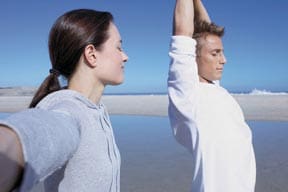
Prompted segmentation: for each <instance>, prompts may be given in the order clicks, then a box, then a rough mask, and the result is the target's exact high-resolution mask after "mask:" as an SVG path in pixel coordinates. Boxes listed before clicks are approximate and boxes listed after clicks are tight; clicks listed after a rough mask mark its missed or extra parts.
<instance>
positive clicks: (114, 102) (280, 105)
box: [0, 94, 288, 121]
mask: <svg viewBox="0 0 288 192" xmlns="http://www.w3.org/2000/svg"><path fill="white" fill-rule="evenodd" d="M232 96H233V97H234V98H235V99H236V101H237V102H238V103H239V105H240V106H241V108H242V110H243V113H244V116H245V119H246V120H267V121H288V95H245V94H232ZM31 99H32V96H0V112H3V113H13V112H17V111H20V110H23V109H25V108H27V107H28V105H29V103H30V101H31ZM102 102H103V103H104V104H105V105H106V107H107V109H108V112H109V114H111V115H150V116H167V115H168V97H167V95H152V94H151V95H104V96H102Z"/></svg>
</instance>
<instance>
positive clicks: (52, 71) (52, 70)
mask: <svg viewBox="0 0 288 192" xmlns="http://www.w3.org/2000/svg"><path fill="white" fill-rule="evenodd" d="M49 73H51V74H54V75H56V76H59V75H60V72H59V71H58V70H57V69H53V68H52V69H50V70H49Z"/></svg>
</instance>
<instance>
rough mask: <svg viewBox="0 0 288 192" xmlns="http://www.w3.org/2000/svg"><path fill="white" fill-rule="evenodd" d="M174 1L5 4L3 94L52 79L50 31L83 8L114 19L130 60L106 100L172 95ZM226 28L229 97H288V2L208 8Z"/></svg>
mask: <svg viewBox="0 0 288 192" xmlns="http://www.w3.org/2000/svg"><path fill="white" fill-rule="evenodd" d="M174 3H175V2H174V0H169V1H163V0H153V1H152V0H151V1H137V0H121V1H120V0H94V1H93V0H91V1H88V0H81V1H67V0H66V1H59V0H58V1H57V0H51V1H36V0H30V1H20V0H18V1H15V0H11V1H3V2H1V6H0V9H1V11H0V18H1V19H0V26H1V36H0V42H1V43H0V66H1V70H0V87H7V86H38V85H39V84H40V83H41V82H42V80H43V79H44V78H45V77H46V76H47V75H48V71H49V68H50V61H49V56H48V49H47V41H48V33H49V30H50V27H51V26H52V24H53V23H54V21H55V20H56V18H57V17H58V16H60V15H62V14H63V13H64V12H66V11H69V10H71V9H77V8H91V9H97V10H105V11H110V12H111V13H112V14H113V15H114V17H115V23H116V25H117V26H118V28H119V31H120V33H121V36H122V39H123V48H124V50H125V51H126V52H127V54H128V56H129V61H128V62H127V63H126V68H125V82H124V84H122V85H120V86H117V87H114V86H113V87H111V86H109V87H107V89H106V93H127V92H128V93H141V92H142V93H143V92H144V93H158V92H166V79H167V69H168V65H169V57H168V49H169V42H170V35H171V29H172V16H173V9H174ZM203 3H204V4H205V5H206V8H207V9H208V12H209V14H210V17H211V18H212V20H213V21H214V22H216V23H217V24H219V25H223V26H225V29H226V33H225V36H224V38H223V42H224V48H225V55H226V58H227V64H226V65H225V70H224V74H223V79H222V81H221V83H222V85H223V86H224V87H226V88H227V89H228V90H229V91H231V92H235V91H250V90H252V89H254V88H257V89H265V90H270V91H288V75H287V73H288V61H287V56H288V24H287V19H288V12H287V10H288V1H286V0H279V1H268V0H262V1H256V0H242V1H231V0H218V1H209V0H203Z"/></svg>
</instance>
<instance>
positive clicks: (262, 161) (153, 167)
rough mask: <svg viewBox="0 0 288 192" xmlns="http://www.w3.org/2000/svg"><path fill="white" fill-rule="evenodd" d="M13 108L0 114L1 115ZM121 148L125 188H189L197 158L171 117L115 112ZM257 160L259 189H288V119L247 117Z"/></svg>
mask: <svg viewBox="0 0 288 192" xmlns="http://www.w3.org/2000/svg"><path fill="white" fill-rule="evenodd" d="M9 115H10V114H9V113H0V119H1V118H2V119H3V118H5V117H8V116H9ZM110 119H111V123H112V126H113V129H114V134H115V139H116V143H117V145H118V147H119V150H120V153H121V161H122V163H121V191H125V192H148V191H149V192H150V191H151V192H176V191H177V192H189V191H190V187H191V178H192V175H191V170H192V166H191V164H192V162H191V155H190V154H189V152H188V151H187V150H186V149H185V148H184V147H182V146H181V145H179V144H178V143H177V142H176V140H175V139H174V137H173V135H172V131H171V128H170V125H169V119H168V117H156V116H138V115H111V116H110ZM247 123H248V125H249V126H250V128H251V130H252V133H253V145H254V149H255V154H256V162H257V182H256V192H274V191H277V192H287V191H288V182H287V178H288V153H287V147H288V139H287V138H288V121H248V122H247Z"/></svg>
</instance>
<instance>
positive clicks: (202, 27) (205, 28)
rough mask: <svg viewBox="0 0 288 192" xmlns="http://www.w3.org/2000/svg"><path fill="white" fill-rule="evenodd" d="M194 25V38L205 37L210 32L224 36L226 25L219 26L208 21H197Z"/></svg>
mask: <svg viewBox="0 0 288 192" xmlns="http://www.w3.org/2000/svg"><path fill="white" fill-rule="evenodd" d="M194 26H195V29H194V34H193V38H194V39H198V38H200V37H205V36H206V35H208V34H212V35H216V36H218V37H223V35H224V27H221V26H218V25H216V24H215V23H209V22H207V21H195V22H194Z"/></svg>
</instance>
